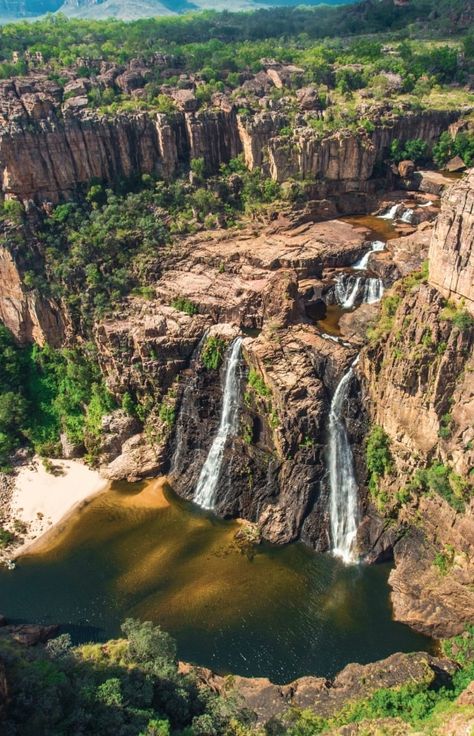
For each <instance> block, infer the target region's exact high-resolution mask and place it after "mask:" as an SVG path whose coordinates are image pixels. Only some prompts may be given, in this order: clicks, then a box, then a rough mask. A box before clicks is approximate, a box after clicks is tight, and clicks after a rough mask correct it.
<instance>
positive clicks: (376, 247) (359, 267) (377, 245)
mask: <svg viewBox="0 0 474 736" xmlns="http://www.w3.org/2000/svg"><path fill="white" fill-rule="evenodd" d="M383 250H385V243H384V242H383V241H382V240H374V242H373V243H372V245H371V248H370V250H369V252H368V253H366V254H365V255H363V256H362V258H359V260H358V261H356V262H355V263H354V264H353V265H352V268H353V269H354V270H355V271H364V270H365V269H366V268H367V266H368V265H369V258H370V256H371V255H372V253H380V252H381V251H383Z"/></svg>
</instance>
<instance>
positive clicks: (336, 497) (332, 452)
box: [328, 357, 359, 564]
mask: <svg viewBox="0 0 474 736" xmlns="http://www.w3.org/2000/svg"><path fill="white" fill-rule="evenodd" d="M358 360H359V357H357V358H356V360H355V361H354V363H353V364H352V365H351V367H350V369H349V370H348V372H347V373H346V374H345V375H344V376H343V378H342V380H341V381H340V383H339V385H338V387H337V388H336V391H335V393H334V396H333V398H332V402H331V409H330V412H329V443H328V466H329V484H330V499H329V512H330V522H331V542H332V552H333V554H334V555H335V556H336V557H340V558H341V559H342V560H343V561H344V562H345V563H346V564H348V563H351V562H357V557H356V555H355V553H354V550H353V548H354V542H355V539H356V535H357V527H358V524H359V489H358V486H357V482H356V478H355V472H354V458H353V455H352V449H351V446H350V443H349V438H348V435H347V430H346V425H345V422H344V414H343V413H344V407H345V404H346V401H347V397H348V394H349V389H350V384H351V380H352V378H353V375H354V366H355V365H356V364H357V362H358Z"/></svg>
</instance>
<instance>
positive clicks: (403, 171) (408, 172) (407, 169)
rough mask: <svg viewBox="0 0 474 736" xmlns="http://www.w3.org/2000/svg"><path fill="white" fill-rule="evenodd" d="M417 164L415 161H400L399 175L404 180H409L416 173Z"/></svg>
mask: <svg viewBox="0 0 474 736" xmlns="http://www.w3.org/2000/svg"><path fill="white" fill-rule="evenodd" d="M415 168H416V167H415V164H414V162H413V161H400V163H399V164H398V173H399V174H400V176H401V177H402V179H408V178H409V177H410V176H413V174H414V173H415Z"/></svg>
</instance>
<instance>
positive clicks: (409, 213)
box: [400, 210, 415, 225]
mask: <svg viewBox="0 0 474 736" xmlns="http://www.w3.org/2000/svg"><path fill="white" fill-rule="evenodd" d="M414 214H415V210H405V212H404V213H403V215H402V216H401V218H400V220H401V222H405V223H406V224H407V225H411V224H412V222H413V215H414Z"/></svg>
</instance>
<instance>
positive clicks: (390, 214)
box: [379, 204, 400, 220]
mask: <svg viewBox="0 0 474 736" xmlns="http://www.w3.org/2000/svg"><path fill="white" fill-rule="evenodd" d="M399 207H400V205H399V204H394V205H393V206H392V207H390V209H389V210H387V212H385V213H384V214H383V215H379V219H380V220H394V219H395V218H396V216H397V214H398V209H399Z"/></svg>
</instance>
